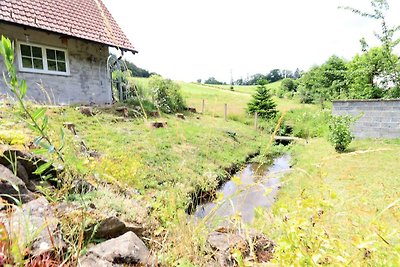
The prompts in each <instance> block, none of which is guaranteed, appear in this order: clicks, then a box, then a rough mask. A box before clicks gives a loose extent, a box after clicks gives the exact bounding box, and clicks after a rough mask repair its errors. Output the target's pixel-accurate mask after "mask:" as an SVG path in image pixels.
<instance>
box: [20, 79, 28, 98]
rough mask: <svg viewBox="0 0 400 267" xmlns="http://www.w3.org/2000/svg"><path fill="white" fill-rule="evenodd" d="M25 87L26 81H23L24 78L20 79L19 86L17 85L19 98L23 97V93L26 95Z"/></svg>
mask: <svg viewBox="0 0 400 267" xmlns="http://www.w3.org/2000/svg"><path fill="white" fill-rule="evenodd" d="M26 89H27V87H26V81H25V80H22V81H21V84H20V86H19V93H20V97H21V99H22V98H24V97H25V95H26Z"/></svg>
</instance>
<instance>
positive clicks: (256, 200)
mask: <svg viewBox="0 0 400 267" xmlns="http://www.w3.org/2000/svg"><path fill="white" fill-rule="evenodd" d="M288 170H290V156H289V155H288V154H286V155H284V156H281V157H279V158H276V159H275V160H274V162H273V164H272V165H271V166H268V165H260V164H256V163H252V164H248V165H247V166H246V168H245V169H243V170H242V171H240V172H238V173H237V174H236V175H235V176H236V177H238V178H240V182H239V183H238V182H234V181H232V180H231V181H228V182H227V183H225V184H224V185H223V186H222V188H221V189H220V190H219V191H218V193H222V194H223V200H222V202H223V203H222V204H220V205H219V207H217V204H215V203H213V202H210V203H206V204H203V205H200V206H198V207H197V209H196V212H195V216H197V217H199V218H204V217H205V216H207V215H208V214H209V213H210V212H213V214H214V215H213V216H215V218H218V219H223V218H226V217H230V216H232V215H234V214H237V213H240V214H241V217H242V220H243V221H244V222H250V221H251V220H252V219H253V218H254V209H255V208H257V207H262V208H269V207H271V205H272V204H273V203H274V201H275V197H276V195H277V193H278V189H279V184H280V178H281V177H282V175H283V174H284V173H285V172H287V171H288Z"/></svg>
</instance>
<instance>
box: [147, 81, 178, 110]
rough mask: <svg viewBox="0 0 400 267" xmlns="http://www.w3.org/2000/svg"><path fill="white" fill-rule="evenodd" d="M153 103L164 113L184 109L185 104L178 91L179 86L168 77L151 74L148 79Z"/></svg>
mask: <svg viewBox="0 0 400 267" xmlns="http://www.w3.org/2000/svg"><path fill="white" fill-rule="evenodd" d="M149 87H150V89H151V91H152V98H153V102H154V104H155V105H156V106H157V107H158V108H159V109H160V110H161V111H163V112H165V113H173V112H177V111H182V110H185V108H186V104H185V101H184V100H183V97H182V95H181V93H180V87H179V85H178V84H177V83H174V82H173V81H172V80H170V79H164V78H162V77H161V76H159V75H152V76H151V77H150V80H149Z"/></svg>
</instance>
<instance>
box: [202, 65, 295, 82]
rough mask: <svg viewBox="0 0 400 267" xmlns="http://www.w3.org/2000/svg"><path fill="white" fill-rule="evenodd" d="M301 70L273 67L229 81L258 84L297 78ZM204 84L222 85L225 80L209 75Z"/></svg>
mask: <svg viewBox="0 0 400 267" xmlns="http://www.w3.org/2000/svg"><path fill="white" fill-rule="evenodd" d="M301 73H302V71H300V69H298V68H297V69H296V70H295V71H291V70H281V69H273V70H271V71H270V72H268V73H267V74H262V73H256V74H253V75H251V76H248V77H247V78H239V79H237V80H233V79H232V81H231V83H230V84H231V85H258V84H259V81H260V80H263V81H267V82H268V83H273V82H277V81H280V80H283V79H285V78H291V79H298V78H300V76H301ZM197 82H198V83H202V79H198V80H197ZM204 84H215V85H224V84H227V83H226V82H221V81H218V80H217V79H216V78H215V77H210V78H208V79H206V80H204Z"/></svg>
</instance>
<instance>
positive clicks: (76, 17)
mask: <svg viewBox="0 0 400 267" xmlns="http://www.w3.org/2000/svg"><path fill="white" fill-rule="evenodd" d="M11 10H12V13H11V12H10V11H11ZM0 19H1V20H4V21H8V22H12V23H16V24H21V25H25V26H30V27H34V28H38V29H42V30H47V31H52V32H56V33H60V34H65V35H69V36H72V37H77V38H81V39H85V40H90V41H94V42H98V43H104V44H107V45H110V46H115V47H118V48H121V49H126V50H129V51H132V52H134V53H135V52H136V50H135V48H134V47H133V45H132V44H131V42H130V41H129V40H128V38H127V37H126V35H125V34H124V33H123V32H122V30H121V28H120V27H119V26H118V24H117V23H116V21H115V20H114V18H113V17H112V16H111V14H110V12H109V11H108V10H107V8H106V7H105V5H104V4H103V3H102V1H101V0H0Z"/></svg>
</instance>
